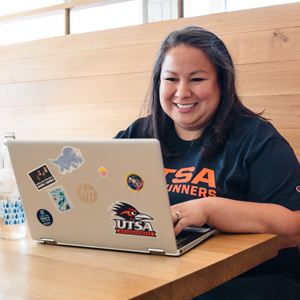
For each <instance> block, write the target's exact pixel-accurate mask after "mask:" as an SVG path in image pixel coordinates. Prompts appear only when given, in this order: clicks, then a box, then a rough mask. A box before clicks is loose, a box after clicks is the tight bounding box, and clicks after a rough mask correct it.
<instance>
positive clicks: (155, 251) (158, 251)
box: [148, 248, 165, 255]
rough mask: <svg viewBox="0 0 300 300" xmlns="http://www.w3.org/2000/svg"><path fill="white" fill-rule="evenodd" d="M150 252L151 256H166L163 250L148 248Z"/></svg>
mask: <svg viewBox="0 0 300 300" xmlns="http://www.w3.org/2000/svg"><path fill="white" fill-rule="evenodd" d="M148 251H150V254H156V255H165V251H164V250H163V249H153V248H148Z"/></svg>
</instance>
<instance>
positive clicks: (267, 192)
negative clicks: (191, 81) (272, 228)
mask: <svg viewBox="0 0 300 300" xmlns="http://www.w3.org/2000/svg"><path fill="white" fill-rule="evenodd" d="M143 121H144V119H139V120H137V121H135V122H134V123H133V124H132V125H131V126H130V127H128V128H127V129H126V130H125V131H121V132H119V133H118V135H117V136H116V138H145V136H144V135H143V134H142V133H141V130H140V124H141V123H140V122H143ZM237 128H238V129H239V134H233V133H230V134H229V137H228V140H227V143H226V145H225V146H224V147H223V148H222V149H221V150H220V151H218V153H217V154H216V155H214V156H213V157H212V158H207V157H203V156H201V149H200V147H199V146H198V145H197V143H196V142H193V141H184V140H182V139H180V138H179V137H178V135H177V134H176V131H175V129H174V127H173V128H172V130H171V135H172V140H173V141H174V145H173V146H174V147H175V152H176V153H177V155H176V156H172V157H163V163H164V168H165V174H166V181H167V189H168V193H169V199H170V204H171V205H174V204H177V203H181V202H184V201H188V200H191V199H198V198H203V197H212V201H213V197H224V198H229V199H234V200H240V201H250V202H259V203H274V204H279V205H281V206H284V207H286V208H288V209H290V210H300V165H299V162H298V160H297V158H296V156H295V154H294V151H293V149H292V148H291V147H290V145H289V144H288V142H287V141H286V140H285V139H284V138H283V137H282V136H281V135H280V134H279V133H278V132H277V130H276V129H275V128H274V127H273V126H272V125H271V124H270V123H267V122H264V121H262V120H260V119H258V118H246V117H241V118H240V119H239V121H238V123H237ZM251 272H252V273H265V274H270V273H283V274H291V275H294V276H297V277H298V278H300V255H299V250H298V248H297V247H294V248H287V249H283V250H280V251H279V254H278V256H277V257H275V258H273V259H271V260H269V261H268V262H266V263H264V264H262V265H260V266H258V267H256V268H254V269H252V270H250V271H249V272H247V273H246V274H249V273H251Z"/></svg>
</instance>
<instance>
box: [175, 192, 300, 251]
mask: <svg viewBox="0 0 300 300" xmlns="http://www.w3.org/2000/svg"><path fill="white" fill-rule="evenodd" d="M176 210H178V211H180V214H181V216H182V219H181V220H180V222H178V223H177V225H176V227H178V226H179V227H178V228H175V233H177V232H176V230H177V231H178V230H179V231H181V230H182V229H183V228H184V227H186V226H201V225H203V222H204V223H208V224H210V225H211V226H213V227H216V228H217V229H219V230H220V231H223V232H232V233H273V234H277V235H278V248H279V249H281V248H287V247H293V246H296V245H297V244H299V243H300V213H298V212H293V211H290V210H289V209H287V208H285V207H283V206H280V205H276V204H267V203H254V202H244V201H236V200H231V199H226V198H219V197H216V198H203V199H197V200H191V201H187V202H184V203H181V204H177V205H174V206H172V212H174V211H176ZM172 215H173V214H172ZM174 220H176V216H174ZM180 223H181V224H180ZM196 223H198V224H196ZM200 223H202V224H200ZM186 224H188V225H186ZM183 226H184V227H183Z"/></svg>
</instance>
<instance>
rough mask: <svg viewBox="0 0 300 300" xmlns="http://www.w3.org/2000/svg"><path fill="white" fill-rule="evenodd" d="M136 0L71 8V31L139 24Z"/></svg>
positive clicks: (137, 2)
mask: <svg viewBox="0 0 300 300" xmlns="http://www.w3.org/2000/svg"><path fill="white" fill-rule="evenodd" d="M140 19H141V18H140V3H139V1H138V0H134V1H128V2H122V3H116V4H110V5H105V6H99V7H95V8H90V9H83V10H77V11H76V10H75V11H73V12H72V10H71V33H83V32H90V31H97V30H104V29H110V28H118V27H125V26H132V25H138V24H141V21H140Z"/></svg>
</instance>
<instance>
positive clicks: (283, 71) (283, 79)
mask: <svg viewBox="0 0 300 300" xmlns="http://www.w3.org/2000/svg"><path fill="white" fill-rule="evenodd" d="M236 69H237V82H238V92H239V94H240V95H247V96H251V95H285V94H288V95H289V94H300V84H299V82H300V60H299V61H288V62H277V63H274V62H270V63H264V64H247V65H239V66H237V67H236Z"/></svg>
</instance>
